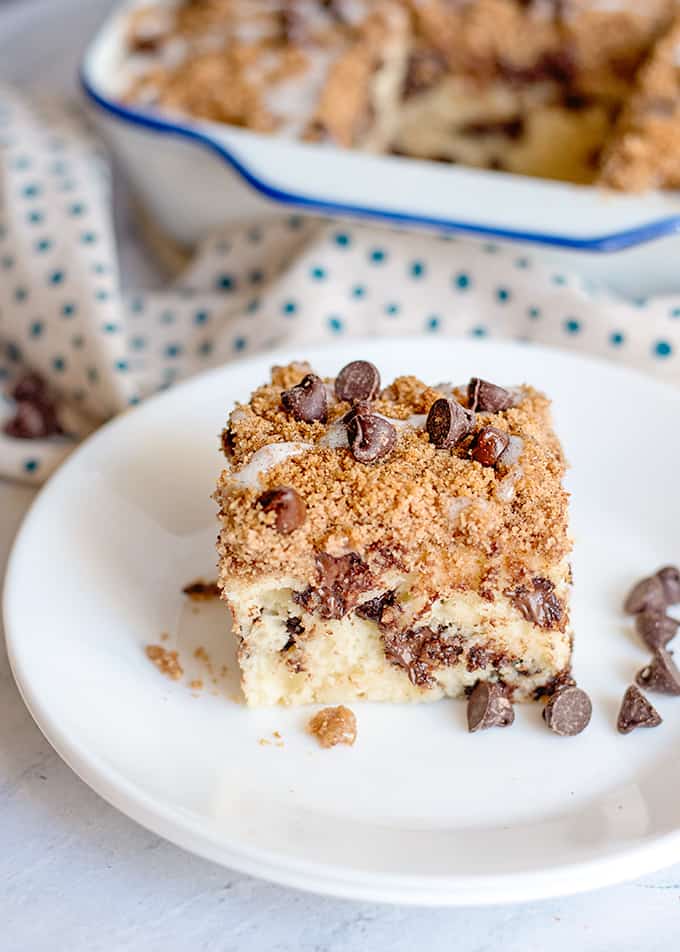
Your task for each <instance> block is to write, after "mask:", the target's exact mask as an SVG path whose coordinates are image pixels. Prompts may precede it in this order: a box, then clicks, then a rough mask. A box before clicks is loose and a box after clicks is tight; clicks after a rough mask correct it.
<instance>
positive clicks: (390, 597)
mask: <svg viewBox="0 0 680 952" xmlns="http://www.w3.org/2000/svg"><path fill="white" fill-rule="evenodd" d="M394 599H395V593H394V592H393V591H392V592H383V594H382V595H377V596H376V597H375V598H369V599H368V601H365V602H362V603H361V605H357V607H356V609H355V614H356V615H358V616H359V618H365V619H366V620H367V621H375V622H378V623H380V621H381V619H382V614H383V611H384V610H385V609H386V608H388V607H390V606H391V605H394Z"/></svg>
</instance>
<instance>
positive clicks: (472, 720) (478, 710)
mask: <svg viewBox="0 0 680 952" xmlns="http://www.w3.org/2000/svg"><path fill="white" fill-rule="evenodd" d="M514 720H515V712H514V710H513V707H512V704H511V703H510V701H509V700H508V698H507V697H506V696H505V693H504V691H503V688H502V687H501V686H500V685H499V684H490V683H489V682H488V681H479V682H478V683H477V684H476V685H475V687H474V688H473V690H472V693H471V694H470V697H469V698H468V705H467V722H468V730H469V731H470V733H474V732H475V731H485V730H487V729H488V728H489V727H509V725H510V724H512V723H513V721H514Z"/></svg>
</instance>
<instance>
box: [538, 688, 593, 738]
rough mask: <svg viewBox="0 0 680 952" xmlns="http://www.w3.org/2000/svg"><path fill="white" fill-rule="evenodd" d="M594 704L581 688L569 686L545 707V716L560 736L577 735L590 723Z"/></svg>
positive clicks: (552, 729) (557, 693) (552, 728)
mask: <svg viewBox="0 0 680 952" xmlns="http://www.w3.org/2000/svg"><path fill="white" fill-rule="evenodd" d="M592 713H593V705H592V703H591V701H590V698H589V697H588V695H587V694H586V692H585V691H583V690H582V689H581V688H577V687H568V688H562V689H561V690H560V691H557V692H556V693H555V694H553V696H552V697H551V698H550V700H549V701H548V703H547V704H546V706H545V707H544V709H543V718H544V720H545V722H546V724H547V725H548V727H549V728H550V730H551V731H553V732H554V733H555V734H559V735H560V737H575V736H576V734H580V733H581V732H582V731H584V730H585V729H586V727H587V726H588V724H590V718H591V716H592Z"/></svg>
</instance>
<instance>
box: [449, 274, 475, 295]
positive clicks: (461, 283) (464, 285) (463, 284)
mask: <svg viewBox="0 0 680 952" xmlns="http://www.w3.org/2000/svg"><path fill="white" fill-rule="evenodd" d="M453 283H454V286H455V287H456V288H458V290H459V291H467V289H468V288H469V287H470V285H471V283H472V282H471V279H470V275H469V274H467V272H465V271H460V272H459V273H458V274H457V275H456V276H455V277H454V279H453Z"/></svg>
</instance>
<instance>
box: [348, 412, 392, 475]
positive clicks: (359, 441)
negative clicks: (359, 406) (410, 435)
mask: <svg viewBox="0 0 680 952" xmlns="http://www.w3.org/2000/svg"><path fill="white" fill-rule="evenodd" d="M347 440H348V442H349V448H350V451H351V453H352V456H353V457H354V459H355V460H357V462H359V463H376V462H377V461H378V460H379V459H382V458H383V456H387V454H388V453H390V452H391V451H392V449H393V448H394V444H395V443H396V441H397V430H396V428H395V427H394V426H392V424H391V423H390V422H389V420H385V419H384V418H383V417H381V416H378V415H377V414H376V413H356V414H354V416H352V417H351V419H350V420H349V422H348V424H347Z"/></svg>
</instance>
